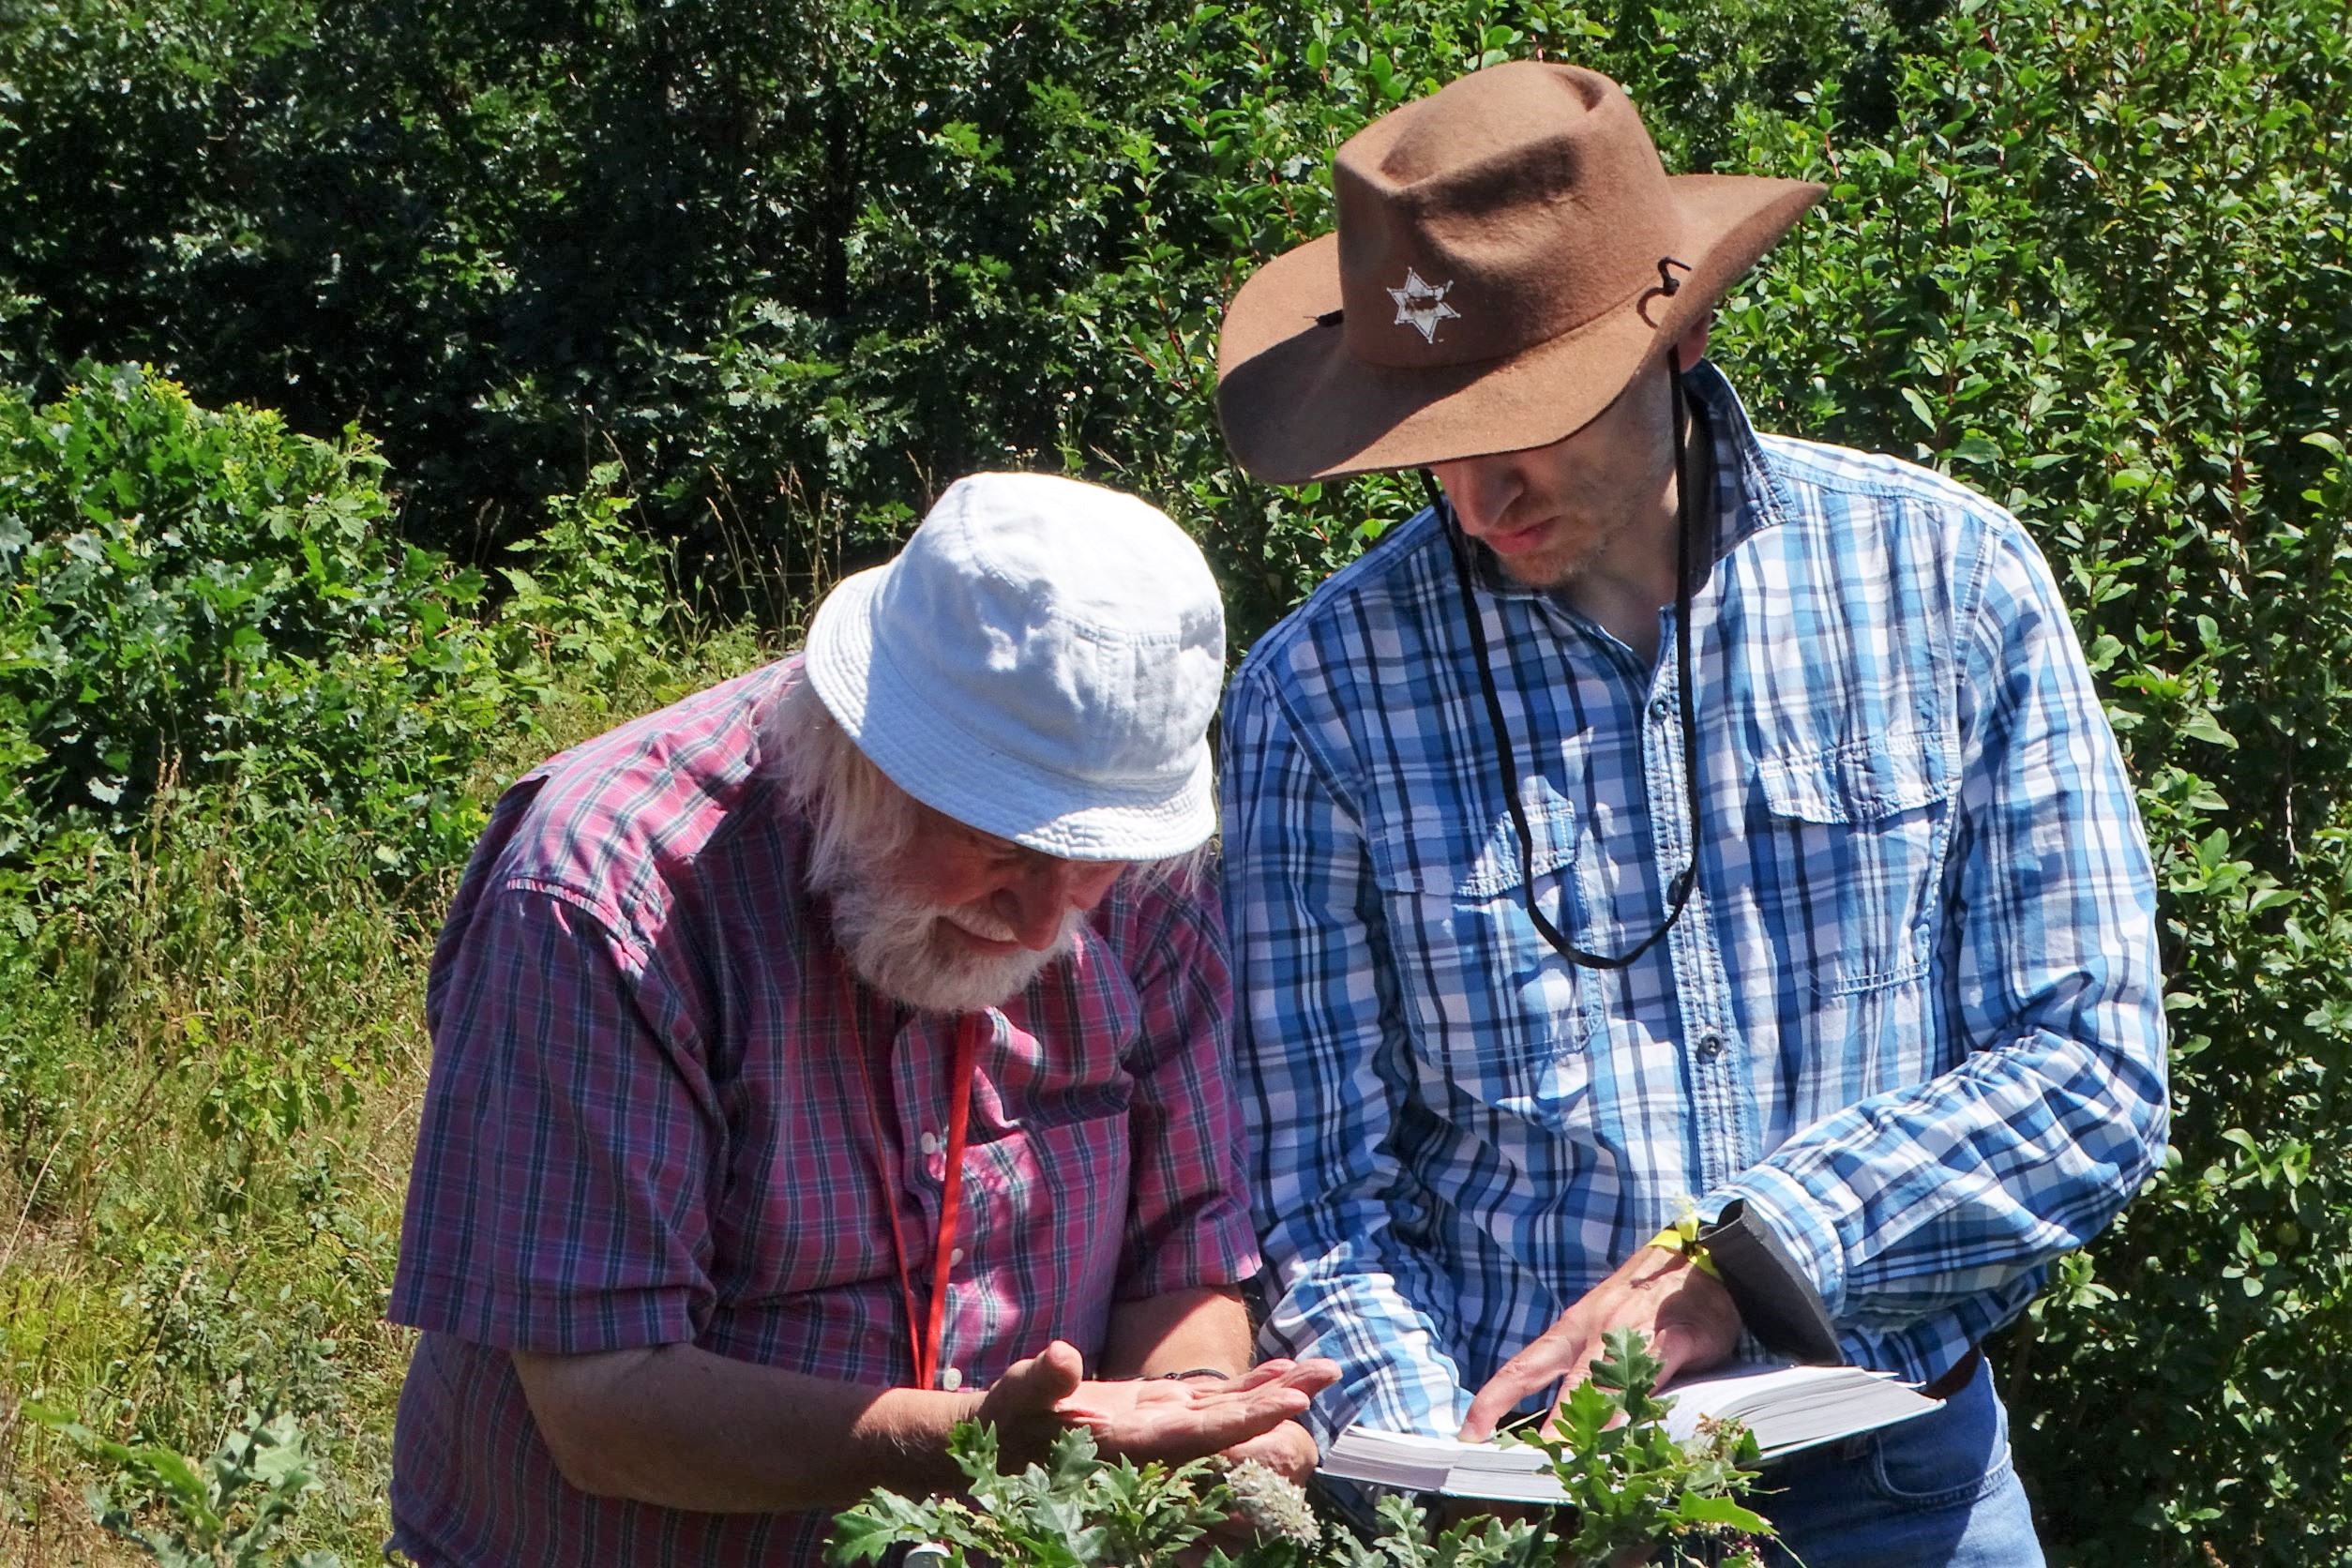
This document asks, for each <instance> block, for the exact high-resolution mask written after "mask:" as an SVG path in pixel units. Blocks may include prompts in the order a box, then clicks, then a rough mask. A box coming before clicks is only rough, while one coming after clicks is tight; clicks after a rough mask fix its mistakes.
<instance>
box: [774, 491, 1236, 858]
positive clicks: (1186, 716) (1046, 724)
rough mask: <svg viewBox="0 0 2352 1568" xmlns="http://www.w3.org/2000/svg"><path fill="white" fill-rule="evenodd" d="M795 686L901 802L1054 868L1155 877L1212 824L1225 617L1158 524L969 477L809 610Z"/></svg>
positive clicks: (1084, 495) (1198, 570) (1133, 508)
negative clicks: (1131, 870)
mask: <svg viewBox="0 0 2352 1568" xmlns="http://www.w3.org/2000/svg"><path fill="white" fill-rule="evenodd" d="M805 668H806V670H807V679H808V681H809V683H810V684H811V685H812V686H815V687H816V689H817V695H818V696H819V697H820V698H821V699H822V700H823V701H824V705H825V706H826V707H827V708H828V709H830V710H831V711H832V714H833V716H834V717H835V718H836V719H837V720H839V721H840V724H841V727H842V729H843V730H845V731H847V732H848V733H849V736H850V738H851V739H852V741H854V742H855V743H856V744H857V747H858V749H859V750H861V751H863V752H864V753H865V754H866V755H867V758H868V759H870V760H871V761H873V763H874V765H875V766H877V767H879V768H881V769H882V772H883V773H885V774H887V775H888V776H890V779H891V781H892V782H894V783H896V784H897V786H898V787H899V788H900V789H902V790H904V791H906V792H907V793H909V794H911V795H912V796H913V797H914V798H915V799H917V800H919V801H921V802H923V803H924V804H925V805H926V806H928V807H932V808H933V809H935V810H938V811H942V812H944V813H946V814H947V815H948V816H950V817H953V818H955V819H956V820H957V822H963V823H966V824H968V825H970V826H972V827H975V828H978V829H980V830H981V831H982V832H984V833H992V834H994V835H996V836H997V837H1001V838H1009V839H1011V840H1012V841H1013V842H1014V843H1017V844H1022V845H1026V846H1028V847H1029V848H1031V849H1033V850H1039V851H1042V852H1045V853H1047V854H1050V855H1056V856H1059V857H1061V858H1063V859H1065V860H1157V859H1160V858H1162V857H1164V856H1168V855H1173V854H1182V853H1184V852H1186V851H1188V850H1191V849H1194V848H1197V847H1198V846H1199V845H1200V844H1201V843H1203V842H1205V841H1206V840H1207V839H1208V837H1209V836H1210V835H1211V834H1212V833H1213V832H1214V831H1215V829H1216V801H1215V791H1214V785H1213V783H1212V780H1211V777H1210V767H1209V746H1208V739H1207V734H1208V727H1209V717H1210V715H1211V714H1212V713H1213V712H1214V710H1215V708H1216V700H1217V689H1218V687H1219V686H1220V685H1222V683H1223V681H1224V675H1225V612H1224V609H1223V607H1222V605H1221V604H1220V603H1219V602H1218V598H1217V586H1216V582H1215V580H1214V579H1213V578H1212V577H1210V575H1209V565H1208V563H1207V562H1206V561H1204V560H1202V559H1201V556H1200V551H1199V548H1198V547H1197V546H1195V545H1194V544H1193V542H1192V540H1191V539H1189V538H1187V537H1186V536H1185V535H1184V530H1182V529H1180V528H1178V527H1177V526H1176V525H1175V524H1174V523H1173V522H1170V521H1169V520H1168V518H1167V517H1166V516H1165V515H1164V514H1163V513H1161V512H1160V511H1159V510H1158V508H1156V507H1154V506H1152V505H1149V504H1147V503H1145V502H1142V501H1138V500H1137V499H1136V498H1135V497H1134V496H1131V495H1122V494H1121V493H1119V492H1118V491H1117V490H1104V489H1103V488H1101V487H1100V486H1097V485H1089V484H1084V483H1081V482H1079V481H1078V480H1076V479H1063V478H1057V477H1054V476H1052V475H1043V474H975V475H972V476H971V477H969V478H965V479H958V480H957V481H956V483H955V484H953V485H952V486H950V487H949V488H948V490H947V493H946V494H945V495H942V496H941V497H940V499H939V504H938V505H935V506H933V507H932V508H931V511H930V515H929V516H927V517H926V518H925V519H924V520H923V524H922V526H921V527H919V528H917V529H916V530H915V531H914V535H913V536H912V538H910V539H909V540H908V541H907V545H906V548H905V549H904V550H901V551H900V552H899V553H898V555H897V558H896V559H894V560H892V561H891V562H890V563H888V564H887V565H881V566H877V567H875V568H873V569H872V570H870V571H864V572H859V573H858V574H857V575H855V576H854V577H850V578H845V579H844V580H842V581H841V582H840V583H838V584H837V585H836V586H835V588H834V590H833V592H832V593H830V594H828V595H826V596H825V599H824V602H823V603H822V605H820V606H818V608H817V614H816V618H815V620H814V621H813V622H811V624H810V626H809V628H808V648H807V657H806V661H805Z"/></svg>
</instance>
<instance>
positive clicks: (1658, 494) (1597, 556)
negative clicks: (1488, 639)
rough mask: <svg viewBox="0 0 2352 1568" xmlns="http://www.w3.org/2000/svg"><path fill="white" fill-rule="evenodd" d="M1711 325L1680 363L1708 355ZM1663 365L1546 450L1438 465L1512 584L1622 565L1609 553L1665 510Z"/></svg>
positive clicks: (1669, 464)
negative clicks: (1594, 417)
mask: <svg viewBox="0 0 2352 1568" xmlns="http://www.w3.org/2000/svg"><path fill="white" fill-rule="evenodd" d="M1707 330H1708V329H1707V327H1706V325H1705V324H1701V325H1698V326H1696V327H1693V328H1692V329H1691V331H1690V332H1689V334H1688V335H1687V336H1685V337H1684V338H1683V339H1682V341H1681V345H1680V349H1681V362H1682V363H1683V364H1684V365H1695V364H1696V363H1697V362H1698V358H1699V355H1701V354H1705V353H1706V352H1707ZM1668 374H1669V371H1668V369H1667V368H1666V364H1665V363H1664V362H1660V363H1659V364H1656V365H1653V366H1651V368H1650V369H1646V370H1644V371H1643V372H1642V373H1641V374H1640V375H1638V376H1636V377H1635V378H1634V381H1633V384H1631V385H1629V386H1627V387H1626V388H1625V390H1624V391H1623V392H1622V393H1621V394H1620V395H1619V396H1618V399H1617V400H1616V401H1615V402H1613V403H1611V404H1609V406H1608V407H1607V408H1606V409H1604V410H1602V412H1601V415H1600V417H1599V418H1597V419H1594V420H1593V421H1592V422H1591V423H1590V424H1588V425H1586V426H1585V427H1584V428H1583V429H1582V430H1577V431H1576V432H1575V433H1574V434H1572V435H1570V436H1567V437H1566V438H1564V439H1562V440H1560V441H1555V442H1553V443H1552V444H1551V445H1548V446H1530V447H1527V448H1524V449H1523V450H1520V451H1516V452H1495V453H1490V454H1488V455H1486V456H1485V457H1477V458H1461V459H1457V460H1455V461H1452V462H1441V463H1434V464H1432V465H1431V467H1432V468H1433V469H1434V470H1435V471H1436V473H1437V475H1438V482H1439V483H1440V484H1441V485H1443V486H1444V487H1445V493H1446V495H1447V497H1448V498H1449V499H1451V500H1452V501H1453V503H1454V514H1455V517H1457V518H1458V519H1460V520H1461V524H1462V532H1463V533H1465V534H1467V535H1470V537H1471V538H1473V539H1477V540H1480V541H1482V542H1484V543H1485V546H1486V548H1487V549H1489V550H1493V551H1494V552H1495V559H1496V560H1497V561H1498V562H1500V564H1501V566H1502V569H1503V570H1504V571H1505V572H1508V573H1509V574H1510V575H1511V577H1512V579H1513V580H1515V581H1517V582H1519V583H1521V584H1523V585H1525V586H1527V587H1530V588H1559V587H1563V586H1565V585H1566V584H1568V583H1569V582H1571V581H1573V580H1575V579H1576V578H1577V577H1578V576H1579V575H1581V574H1583V573H1585V572H1587V571H1590V570H1591V569H1593V568H1594V567H1595V566H1601V567H1604V568H1606V567H1608V566H1611V565H1621V563H1615V562H1612V561H1611V553H1612V551H1615V550H1622V549H1624V548H1626V547H1627V545H1628V543H1629V542H1630V541H1632V540H1633V539H1635V538H1636V536H1637V530H1636V525H1637V524H1641V523H1645V522H1654V521H1657V520H1660V519H1662V518H1666V517H1668V516H1670V514H1671V510H1672V496H1671V492H1670V490H1669V486H1670V484H1671V482H1672V480H1673V478H1674V397H1673V390H1672V388H1671V386H1670V385H1669V384H1668V383H1667V380H1666V377H1667V375H1668Z"/></svg>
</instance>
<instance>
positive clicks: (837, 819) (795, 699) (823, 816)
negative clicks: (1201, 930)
mask: <svg viewBox="0 0 2352 1568" xmlns="http://www.w3.org/2000/svg"><path fill="white" fill-rule="evenodd" d="M761 743H762V744H761V752H762V754H763V757H764V760H765V765H766V766H768V767H770V768H772V769H773V770H774V772H775V775H776V779H777V781H778V782H779V783H781V784H782V785H783V787H784V793H785V797H786V798H787V799H788V800H790V801H791V802H792V804H793V805H794V806H795V807H799V808H800V809H801V810H802V811H804V812H806V813H807V816H808V821H809V827H810V830H811V832H810V839H809V852H808V867H807V871H808V880H809V882H811V883H813V884H814V885H816V886H818V887H821V888H834V887H838V886H840V885H841V883H842V882H843V881H844V880H845V879H847V878H849V877H852V876H854V875H855V874H856V871H857V868H858V867H861V866H877V865H882V864H886V863H887V862H888V861H889V860H890V858H891V857H892V856H894V855H896V854H897V852H899V851H900V850H903V849H905V848H906V846H907V844H908V841H909V840H911V839H912V837H914V824H915V800H914V797H913V796H912V795H910V794H908V793H907V792H906V791H904V790H902V789H900V788H899V787H898V786H897V784H896V783H893V782H892V781H891V778H890V776H889V775H888V774H886V773H884V772H882V769H880V768H879V767H876V766H875V765H874V763H873V761H872V760H871V759H870V758H868V757H867V755H866V753H865V752H863V751H860V750H859V749H858V747H857V743H856V742H855V741H852V739H850V736H849V731H846V730H844V729H842V728H841V721H840V720H839V719H837V718H835V717H834V716H833V710H832V709H830V708H828V707H826V706H825V704H824V700H823V699H822V698H821V697H819V696H818V695H817V688H816V687H815V686H812V685H810V684H809V682H808V680H807V677H806V676H805V675H803V674H801V673H800V672H798V671H794V672H793V673H792V675H791V676H790V677H788V678H787V679H786V681H785V684H784V689H783V690H782V691H780V692H778V693H777V694H776V701H775V702H774V703H773V704H771V706H770V707H769V710H768V715H767V722H766V724H765V726H764V728H763V731H762V733H761ZM1216 850H1217V843H1216V840H1215V839H1214V838H1210V839H1206V840H1204V841H1202V842H1201V843H1199V844H1198V845H1196V846H1195V847H1193V848H1192V849H1190V850H1187V851H1185V852H1184V853H1183V854H1177V855H1169V856H1168V857H1167V858H1166V859H1164V860H1147V861H1138V862H1137V863H1136V865H1135V866H1133V867H1130V868H1129V870H1128V872H1127V874H1128V875H1129V876H1135V877H1142V878H1144V879H1146V880H1148V881H1153V882H1168V883H1170V884H1172V885H1173V886H1175V887H1177V888H1179V889H1182V890H1184V891H1185V892H1191V891H1193V890H1195V889H1198V888H1199V887H1200V886H1202V884H1203V879H1204V878H1206V877H1207V875H1208V873H1209V869H1210V867H1211V866H1212V864H1213V863H1214V861H1215V859H1216Z"/></svg>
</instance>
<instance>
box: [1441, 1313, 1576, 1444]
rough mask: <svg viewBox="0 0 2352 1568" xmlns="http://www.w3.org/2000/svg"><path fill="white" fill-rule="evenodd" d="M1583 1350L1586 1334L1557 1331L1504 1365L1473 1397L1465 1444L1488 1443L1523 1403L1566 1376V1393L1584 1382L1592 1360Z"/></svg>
mask: <svg viewBox="0 0 2352 1568" xmlns="http://www.w3.org/2000/svg"><path fill="white" fill-rule="evenodd" d="M1584 1349H1585V1338H1584V1335H1582V1334H1576V1335H1574V1336H1573V1338H1572V1337H1571V1336H1569V1335H1565V1334H1559V1332H1558V1331H1557V1330H1555V1331H1553V1332H1552V1333H1550V1334H1545V1335H1544V1336H1543V1337H1541V1338H1539V1339H1537V1340H1536V1341H1535V1342H1534V1343H1533V1344H1530V1346H1528V1348H1527V1349H1524V1350H1521V1351H1520V1352H1519V1353H1518V1354H1517V1355H1515V1356H1513V1357H1512V1358H1511V1359H1510V1360H1509V1361H1506V1362H1504V1363H1503V1364H1502V1369H1501V1370H1500V1371H1499V1372H1497V1373H1496V1374H1495V1375H1494V1376H1493V1377H1491V1378H1489V1379H1487V1380H1486V1381H1485V1384H1484V1385H1483V1386H1482V1387H1481V1388H1480V1389H1479V1391H1478V1392H1477V1393H1476V1394H1475V1395H1471V1396H1470V1414H1469V1415H1468V1416H1466V1417H1464V1418H1463V1421H1462V1431H1461V1440H1462V1441H1464V1442H1485V1440H1487V1439H1488V1438H1491V1437H1493V1436H1494V1435H1495V1428H1496V1427H1497V1426H1499V1425H1501V1423H1502V1420H1503V1418H1504V1417H1505V1416H1507V1415H1509V1414H1510V1413H1511V1412H1512V1410H1515V1409H1516V1408H1517V1406H1518V1403H1519V1401H1520V1400H1522V1399H1525V1398H1526V1397H1527V1396H1528V1395H1530V1394H1534V1393H1537V1392H1538V1391H1540V1390H1542V1389H1545V1388H1548V1387H1550V1386H1551V1385H1552V1384H1553V1383H1555V1382H1560V1381H1561V1380H1562V1378H1563V1377H1564V1378H1565V1380H1566V1381H1565V1383H1564V1384H1563V1385H1562V1389H1561V1392H1562V1393H1563V1394H1565V1393H1566V1391H1567V1389H1568V1388H1570V1387H1574V1386H1575V1385H1576V1384H1577V1383H1579V1382H1582V1381H1583V1380H1584V1379H1583V1377H1582V1376H1581V1375H1580V1374H1581V1373H1582V1372H1583V1371H1584V1368H1585V1365H1586V1364H1587V1363H1588V1362H1589V1361H1590V1360H1591V1357H1590V1356H1587V1355H1585V1354H1584V1353H1583V1352H1584Z"/></svg>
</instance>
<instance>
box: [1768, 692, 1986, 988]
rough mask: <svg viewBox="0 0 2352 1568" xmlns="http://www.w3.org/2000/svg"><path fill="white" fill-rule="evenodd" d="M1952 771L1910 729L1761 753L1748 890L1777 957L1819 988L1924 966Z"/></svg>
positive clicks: (1913, 973)
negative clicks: (1837, 743) (1825, 747)
mask: <svg viewBox="0 0 2352 1568" xmlns="http://www.w3.org/2000/svg"><path fill="white" fill-rule="evenodd" d="M1954 776H1955V774H1954V770H1953V769H1952V766H1951V765H1950V764H1949V762H1948V761H1947V759H1946V757H1945V753H1944V748H1943V743H1942V740H1941V738H1940V737H1938V736H1937V735H1934V734H1932V733H1928V732H1926V731H1918V730H1905V731H1894V732H1892V733H1890V734H1888V735H1885V736H1872V737H1869V738H1868V739H1864V740H1858V741H1852V742H1848V743H1847V744H1846V745H1844V746H1833V747H1832V748H1830V749H1828V750H1797V751H1791V752H1783V753H1779V754H1775V755H1770V756H1766V757H1763V758H1760V759H1758V761H1757V762H1756V792H1755V794H1754V796H1753V797H1752V805H1751V818H1750V822H1749V827H1750V830H1751V841H1750V846H1749V848H1750V852H1751V865H1752V867H1753V870H1754V877H1755V881H1754V894H1755V897H1756V900H1757V902H1758V905H1759V913H1760V914H1761V915H1762V917H1763V919H1764V922H1765V927H1766V929H1768V930H1770V931H1771V932H1772V934H1773V935H1774V937H1775V939H1776V940H1777V941H1778V942H1779V945H1780V952H1781V957H1782V961H1783V962H1785V963H1787V965H1789V966H1790V969H1791V971H1792V972H1798V973H1802V975H1803V977H1804V978H1805V981H1806V983H1807V984H1809V985H1810V986H1811V987H1812V988H1813V989H1814V990H1815V991H1817V993H1819V994H1822V995H1825V996H1842V995H1848V994H1851V993H1854V992H1858V991H1866V990H1873V989H1877V988H1881V987H1886V986H1893V985H1899V984H1902V983H1903V982H1905V981H1907V980H1912V979H1916V978H1917V977H1918V976H1919V975H1921V974H1922V973H1924V972H1926V970H1927V966H1928V963H1929V960H1930V959H1931V958H1932V957H1933V956H1934V947H1935V933H1934V927H1933V922H1931V921H1930V920H1929V919H1928V918H1927V917H1928V914H1929V912H1931V911H1932V910H1933V908H1934V907H1935V902H1936V889H1937V884H1938V882H1939V881H1940V877H1941V867H1942V864H1943V856H1944V851H1945V848H1946V845H1947V841H1948V837H1949V834H1950V831H1951V819H1952V787H1953V779H1954Z"/></svg>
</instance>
